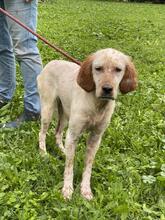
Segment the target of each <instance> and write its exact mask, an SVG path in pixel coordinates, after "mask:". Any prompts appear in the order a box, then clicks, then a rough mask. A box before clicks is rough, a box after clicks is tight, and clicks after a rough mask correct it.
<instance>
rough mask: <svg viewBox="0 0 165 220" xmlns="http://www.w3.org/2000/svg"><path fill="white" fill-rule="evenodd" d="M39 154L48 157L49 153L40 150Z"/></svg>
mask: <svg viewBox="0 0 165 220" xmlns="http://www.w3.org/2000/svg"><path fill="white" fill-rule="evenodd" d="M39 153H40V155H41V156H42V157H45V156H47V151H46V150H44V149H41V148H39Z"/></svg>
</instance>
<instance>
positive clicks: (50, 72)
mask: <svg viewBox="0 0 165 220" xmlns="http://www.w3.org/2000/svg"><path fill="white" fill-rule="evenodd" d="M79 68H80V67H79V66H78V65H77V64H75V63H72V62H68V61H63V60H53V61H51V62H49V63H48V64H47V65H46V66H45V67H44V69H43V71H42V72H41V74H40V75H39V76H38V78H37V82H38V89H39V93H40V96H41V100H42V99H44V100H47V102H48V103H50V102H52V100H55V99H56V97H58V98H59V99H60V101H61V103H62V106H63V108H64V112H65V113H67V112H68V115H69V112H70V104H71V100H72V91H74V87H75V86H76V78H77V74H78V71H79ZM41 88H42V89H41ZM41 104H42V103H41Z"/></svg>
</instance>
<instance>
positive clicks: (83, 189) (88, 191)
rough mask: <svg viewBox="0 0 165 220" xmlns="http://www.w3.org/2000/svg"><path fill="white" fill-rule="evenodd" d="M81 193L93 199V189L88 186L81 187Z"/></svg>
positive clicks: (86, 197) (88, 198)
mask: <svg viewBox="0 0 165 220" xmlns="http://www.w3.org/2000/svg"><path fill="white" fill-rule="evenodd" d="M81 195H82V196H83V197H84V198H85V199H87V200H91V199H93V194H92V191H91V189H90V188H88V187H81Z"/></svg>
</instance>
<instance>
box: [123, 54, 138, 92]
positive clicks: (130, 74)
mask: <svg viewBox="0 0 165 220" xmlns="http://www.w3.org/2000/svg"><path fill="white" fill-rule="evenodd" d="M137 85H138V82H137V72H136V69H135V66H134V64H133V62H132V61H131V60H130V58H129V60H128V62H127V65H126V70H125V73H124V76H123V79H122V80H121V82H120V84H119V88H120V91H121V93H124V94H125V93H127V92H131V91H133V90H135V89H136V88H137Z"/></svg>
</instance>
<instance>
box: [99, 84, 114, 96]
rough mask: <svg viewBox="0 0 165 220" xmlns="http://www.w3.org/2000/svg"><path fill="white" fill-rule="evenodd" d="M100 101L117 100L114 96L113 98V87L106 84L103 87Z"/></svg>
mask: <svg viewBox="0 0 165 220" xmlns="http://www.w3.org/2000/svg"><path fill="white" fill-rule="evenodd" d="M99 98H100V99H111V100H115V98H114V96H113V87H112V86H111V85H109V84H104V85H103V86H102V94H101V96H100V97H99Z"/></svg>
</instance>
